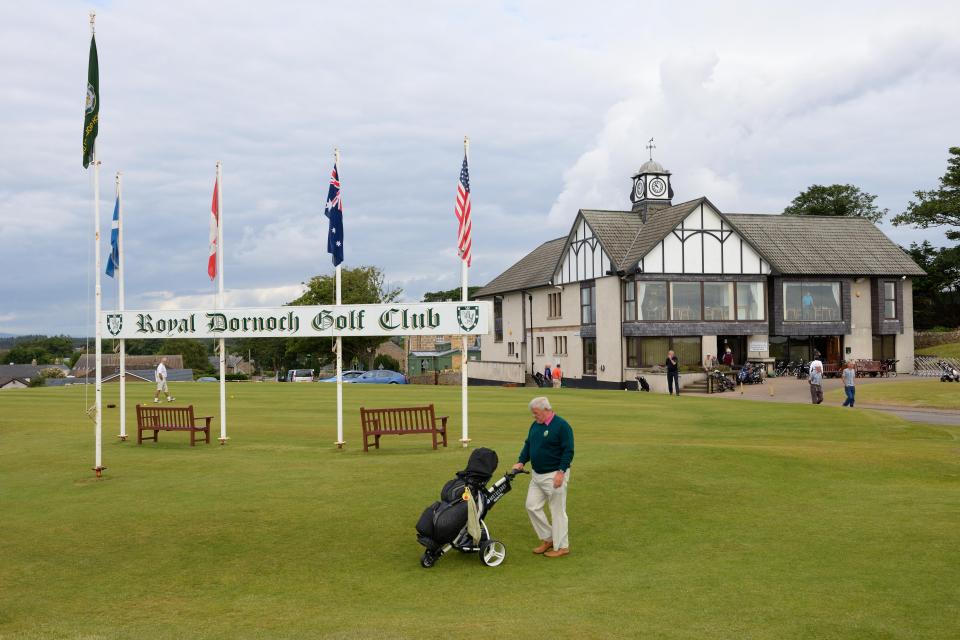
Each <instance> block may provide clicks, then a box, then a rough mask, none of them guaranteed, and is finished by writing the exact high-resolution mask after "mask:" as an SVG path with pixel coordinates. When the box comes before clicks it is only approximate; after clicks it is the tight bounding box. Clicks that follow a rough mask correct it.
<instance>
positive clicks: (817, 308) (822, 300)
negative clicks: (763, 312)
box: [783, 282, 843, 322]
mask: <svg viewBox="0 0 960 640" xmlns="http://www.w3.org/2000/svg"><path fill="white" fill-rule="evenodd" d="M783 319H784V320H785V321H787V322H839V321H840V320H842V319H843V317H842V314H841V311H840V283H839V282H784V283H783Z"/></svg>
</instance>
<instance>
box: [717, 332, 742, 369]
mask: <svg viewBox="0 0 960 640" xmlns="http://www.w3.org/2000/svg"><path fill="white" fill-rule="evenodd" d="M727 347H730V351H731V352H732V353H733V364H743V362H744V361H746V359H747V336H717V353H716V357H717V362H722V361H723V354H724V353H726V351H727Z"/></svg>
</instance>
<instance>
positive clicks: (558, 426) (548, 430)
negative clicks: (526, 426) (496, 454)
mask: <svg viewBox="0 0 960 640" xmlns="http://www.w3.org/2000/svg"><path fill="white" fill-rule="evenodd" d="M517 461H518V462H522V463H524V464H526V463H527V462H530V465H531V466H532V467H533V470H534V471H536V472H537V473H552V472H554V471H557V470H559V471H566V470H567V469H569V468H570V463H571V462H573V429H571V428H570V425H569V424H568V423H567V421H566V420H564V419H563V418H561V417H560V416H558V415H554V416H553V420H551V421H550V424H548V425H547V424H540V423H539V422H534V423H533V424H532V425H530V432H529V433H528V434H527V439H526V441H525V442H524V443H523V450H521V451H520V457H519V458H518V459H517Z"/></svg>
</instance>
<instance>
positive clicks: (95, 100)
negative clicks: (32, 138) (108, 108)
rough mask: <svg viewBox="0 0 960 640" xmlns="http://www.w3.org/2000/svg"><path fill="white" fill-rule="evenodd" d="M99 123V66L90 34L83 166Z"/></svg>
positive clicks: (90, 157)
mask: <svg viewBox="0 0 960 640" xmlns="http://www.w3.org/2000/svg"><path fill="white" fill-rule="evenodd" d="M99 124H100V66H99V64H98V63H97V39H96V38H95V37H93V36H90V65H89V66H88V67H87V104H86V108H85V110H84V114H83V168H84V169H86V168H87V167H89V166H90V161H91V160H93V146H94V144H96V142H97V129H98V125H99Z"/></svg>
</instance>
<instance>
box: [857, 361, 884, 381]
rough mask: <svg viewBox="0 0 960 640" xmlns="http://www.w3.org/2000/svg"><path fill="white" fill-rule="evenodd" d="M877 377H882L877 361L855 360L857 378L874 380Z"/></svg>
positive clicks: (881, 370) (881, 369)
mask: <svg viewBox="0 0 960 640" xmlns="http://www.w3.org/2000/svg"><path fill="white" fill-rule="evenodd" d="M878 375H883V368H882V367H881V366H880V361H879V360H857V377H858V378H865V377H867V376H870V377H871V378H876V377H877V376H878Z"/></svg>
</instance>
